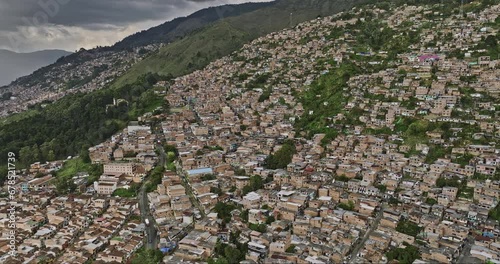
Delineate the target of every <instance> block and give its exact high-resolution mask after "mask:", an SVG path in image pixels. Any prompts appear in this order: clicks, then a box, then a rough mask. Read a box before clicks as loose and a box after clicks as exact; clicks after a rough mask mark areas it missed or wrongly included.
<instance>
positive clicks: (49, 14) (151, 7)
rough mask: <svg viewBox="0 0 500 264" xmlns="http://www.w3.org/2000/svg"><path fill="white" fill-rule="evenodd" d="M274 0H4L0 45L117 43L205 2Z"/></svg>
mask: <svg viewBox="0 0 500 264" xmlns="http://www.w3.org/2000/svg"><path fill="white" fill-rule="evenodd" d="M268 1H270V0H0V49H8V50H12V51H16V52H31V51H36V50H42V49H63V50H67V51H75V50H77V49H79V48H82V47H83V48H93V47H95V46H97V45H101V46H104V45H111V44H114V43H115V42H117V41H119V40H121V39H123V38H124V37H126V36H128V35H130V34H133V33H135V32H137V31H140V30H143V29H148V28H150V27H152V26H156V25H159V24H161V23H163V22H166V21H169V20H172V19H174V18H176V17H180V16H186V15H189V14H191V13H193V12H195V11H198V10H200V9H202V8H206V7H210V6H218V5H223V4H238V3H244V2H268Z"/></svg>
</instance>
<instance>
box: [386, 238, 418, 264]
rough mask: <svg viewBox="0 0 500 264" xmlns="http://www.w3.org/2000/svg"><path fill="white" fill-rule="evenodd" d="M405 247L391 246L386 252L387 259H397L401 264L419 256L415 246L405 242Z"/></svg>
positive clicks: (412, 260)
mask: <svg viewBox="0 0 500 264" xmlns="http://www.w3.org/2000/svg"><path fill="white" fill-rule="evenodd" d="M405 246H406V247H405V248H393V249H391V250H389V251H388V252H387V254H386V256H387V258H388V259H389V261H391V260H397V261H398V262H399V263H401V264H411V263H413V262H414V261H415V260H416V259H419V258H420V252H419V250H418V248H417V247H415V246H412V245H409V244H407V243H406V242H405Z"/></svg>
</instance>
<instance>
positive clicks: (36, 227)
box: [0, 186, 145, 263]
mask: <svg viewBox="0 0 500 264" xmlns="http://www.w3.org/2000/svg"><path fill="white" fill-rule="evenodd" d="M16 198H17V200H16V201H17V202H16V204H15V207H16V212H17V217H18V218H17V221H16V238H17V241H18V244H17V245H16V247H17V255H16V256H15V257H13V256H11V255H10V254H9V253H8V252H9V242H10V241H9V240H2V241H1V242H0V251H1V252H2V254H1V255H2V256H1V260H0V261H1V262H2V263H40V262H44V261H46V262H52V261H54V260H56V259H57V262H56V263H86V262H87V261H89V260H93V259H95V260H96V261H97V262H98V263H123V262H126V261H127V260H128V259H130V257H131V256H132V254H133V252H135V251H136V250H138V249H139V248H140V247H142V245H143V237H144V229H145V225H144V224H143V223H141V221H140V218H137V217H135V218H133V217H132V216H133V215H137V214H138V213H139V212H138V206H137V201H133V200H128V199H123V198H109V197H108V198H106V197H96V196H92V195H86V194H82V195H69V196H57V195H56V194H55V192H54V189H53V188H51V187H49V186H48V187H46V188H42V189H39V190H37V191H35V190H31V191H27V192H21V193H19V194H18V195H17V196H16ZM0 203H1V204H2V207H1V208H2V209H1V212H0V215H2V220H1V221H0V226H2V237H9V232H10V230H11V229H9V228H6V227H7V225H8V223H9V218H8V217H7V215H8V211H7V208H8V206H5V205H7V204H8V203H6V200H4V199H2V201H1V202H0Z"/></svg>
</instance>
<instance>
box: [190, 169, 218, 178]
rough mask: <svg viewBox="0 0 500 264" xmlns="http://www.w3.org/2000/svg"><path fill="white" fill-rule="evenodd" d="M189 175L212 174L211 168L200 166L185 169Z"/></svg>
mask: <svg viewBox="0 0 500 264" xmlns="http://www.w3.org/2000/svg"><path fill="white" fill-rule="evenodd" d="M187 173H188V175H189V176H193V175H198V174H212V173H213V171H212V168H201V169H194V170H188V171H187Z"/></svg>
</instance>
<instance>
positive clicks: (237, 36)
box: [114, 0, 368, 87]
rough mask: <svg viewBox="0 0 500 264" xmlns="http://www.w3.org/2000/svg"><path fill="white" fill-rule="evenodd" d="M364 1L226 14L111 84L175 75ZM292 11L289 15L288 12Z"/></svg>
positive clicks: (285, 2)
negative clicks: (145, 77) (148, 77)
mask: <svg viewBox="0 0 500 264" xmlns="http://www.w3.org/2000/svg"><path fill="white" fill-rule="evenodd" d="M365 2H368V1H367V0H353V1H342V0H334V1H331V0H281V1H277V2H276V4H275V5H272V6H267V7H264V8H261V9H258V10H256V11H253V12H249V13H245V14H242V15H240V16H235V17H229V18H226V19H224V20H221V21H217V22H215V23H212V24H210V25H208V26H207V27H204V28H202V29H199V30H196V31H194V32H192V33H191V34H189V35H188V36H186V37H185V38H183V39H181V40H179V41H176V42H173V43H172V44H169V45H167V46H165V47H163V48H162V49H160V51H159V52H158V53H156V54H153V55H152V56H150V57H149V58H146V59H144V60H143V61H141V62H139V63H137V64H135V65H134V66H133V67H132V68H131V69H130V70H129V71H128V72H127V73H126V74H124V75H123V76H122V77H120V78H119V79H118V80H117V81H116V82H115V84H114V87H119V86H121V85H124V84H129V83H133V82H134V81H135V80H136V79H137V77H139V76H141V75H143V74H146V73H149V72H151V73H158V74H160V75H168V74H172V75H173V76H179V75H182V74H186V73H189V72H192V71H193V70H196V69H201V68H203V67H204V66H206V65H207V64H208V63H210V62H211V61H213V60H215V59H217V58H220V57H223V56H226V55H229V54H231V53H232V52H233V51H236V50H238V49H239V48H241V47H242V46H243V45H244V44H245V43H248V42H250V41H251V40H253V39H256V38H258V37H260V36H263V35H265V34H268V33H271V32H275V31H279V30H282V29H284V28H286V27H289V26H290V23H292V25H296V24H298V23H301V22H304V21H307V20H311V19H314V18H316V17H318V16H330V15H332V14H335V13H338V12H340V11H343V10H347V9H350V8H352V7H353V6H355V5H357V4H362V3H365ZM291 13H292V15H290V14H291Z"/></svg>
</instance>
